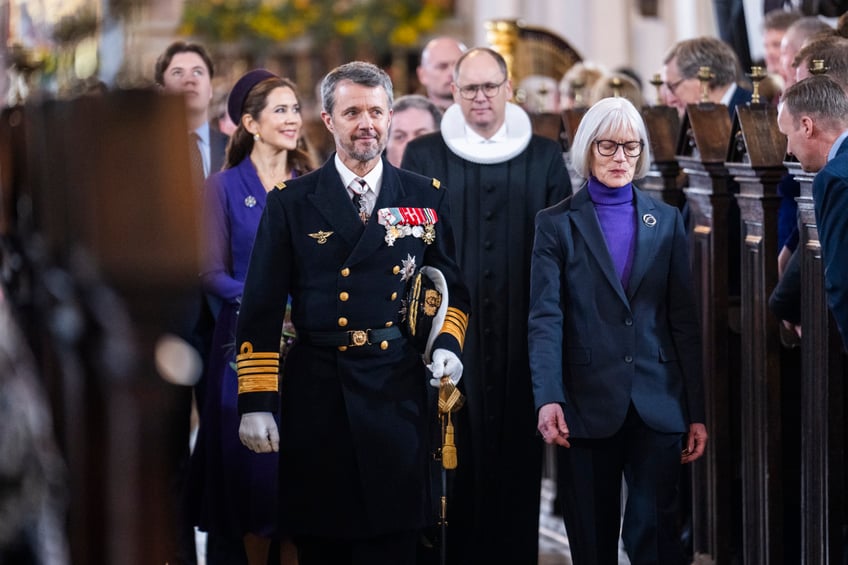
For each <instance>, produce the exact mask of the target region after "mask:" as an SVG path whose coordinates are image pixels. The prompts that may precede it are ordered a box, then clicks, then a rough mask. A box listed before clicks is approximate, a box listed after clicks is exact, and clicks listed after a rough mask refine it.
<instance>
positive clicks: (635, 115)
mask: <svg viewBox="0 0 848 565" xmlns="http://www.w3.org/2000/svg"><path fill="white" fill-rule="evenodd" d="M622 129H630V130H633V131H634V132H636V133H637V134H638V135H639V139H640V140H641V141H642V143H644V147H643V148H642V154H641V155H639V160H638V161H637V162H636V172H635V174H634V176H633V178H634V179H640V178H642V177H644V176H645V175H646V174H648V170H649V169H650V168H651V144H650V142H649V140H648V131H647V129H646V128H645V121H644V120H643V119H642V115H641V114H640V113H639V111H638V110H637V109H636V107H635V106H634V105H633V104H632V103H631V102H630V101H629V100H627V99H626V98H620V97H619V98H603V99H601V100H598V101H597V102H596V103H595V104H594V105H593V106H592V107H591V108H589V110H587V111H586V114H585V115H584V116H583V119H582V120H580V126H579V127H578V128H577V133H575V134H574V141H573V142H572V143H571V150H570V152H569V156H570V158H571V166H572V168H573V169H574V171H575V172H576V173H577V174H578V175H580V176H581V177H583V178H584V179H588V178H589V176H590V175H591V169H590V165H591V163H592V149H593V147H592V145H593V143H594V142H595V141H597V140H598V139H605V137H604V136H607V135H609V134H612V133H614V132H616V131H619V130H622Z"/></svg>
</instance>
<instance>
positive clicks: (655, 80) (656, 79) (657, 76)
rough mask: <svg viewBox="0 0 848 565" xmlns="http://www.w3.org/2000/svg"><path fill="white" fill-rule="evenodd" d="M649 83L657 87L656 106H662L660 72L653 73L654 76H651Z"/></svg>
mask: <svg viewBox="0 0 848 565" xmlns="http://www.w3.org/2000/svg"><path fill="white" fill-rule="evenodd" d="M651 84H653V85H654V88H656V89H657V106H664V104H663V96H662V85H663V79H662V77H661V76H660V73H654V76H652V77H651Z"/></svg>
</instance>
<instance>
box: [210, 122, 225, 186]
mask: <svg viewBox="0 0 848 565" xmlns="http://www.w3.org/2000/svg"><path fill="white" fill-rule="evenodd" d="M229 142H230V138H229V137H227V136H226V135H224V134H223V133H221V132H220V131H218V129H217V128H215V127H214V126H213V125H211V124H210V125H209V174H210V175H212V174H214V173H217V172H218V171H220V170H221V169H223V168H224V160H225V159H226V156H227V144H228V143H229Z"/></svg>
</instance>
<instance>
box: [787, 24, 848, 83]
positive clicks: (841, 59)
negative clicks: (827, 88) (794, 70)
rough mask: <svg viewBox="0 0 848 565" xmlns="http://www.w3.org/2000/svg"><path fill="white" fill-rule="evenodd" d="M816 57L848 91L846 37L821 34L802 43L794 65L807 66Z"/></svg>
mask: <svg viewBox="0 0 848 565" xmlns="http://www.w3.org/2000/svg"><path fill="white" fill-rule="evenodd" d="M816 59H821V60H822V61H824V65H825V67H827V71H826V74H827V76H829V77H830V78H832V79H833V80H835V81H836V82H837V83H839V84H840V85H841V86H842V89H843V90H846V91H848V39H846V38H844V37H841V36H839V35H831V36H823V37H820V38H818V39H814V40H812V41H810V42H809V43H807V44H806V45H804V46H803V47H802V48H801V50H800V51H798V54H797V55H795V60H794V61H793V62H792V65H793V66H794V67H798V66H800V65H807V66H809V65H810V63H812V62H813V61H814V60H816Z"/></svg>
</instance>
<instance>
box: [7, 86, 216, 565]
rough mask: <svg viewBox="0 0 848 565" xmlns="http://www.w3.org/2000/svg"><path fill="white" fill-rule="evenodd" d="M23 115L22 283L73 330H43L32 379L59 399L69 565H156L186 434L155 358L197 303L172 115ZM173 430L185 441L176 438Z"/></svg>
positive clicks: (151, 96)
mask: <svg viewBox="0 0 848 565" xmlns="http://www.w3.org/2000/svg"><path fill="white" fill-rule="evenodd" d="M25 113H26V121H27V125H26V131H27V136H26V137H27V138H26V140H25V151H26V161H27V163H26V169H27V173H28V177H27V178H28V184H27V186H26V187H24V188H25V189H26V195H25V199H23V200H22V201H21V202H26V203H27V204H28V206H29V207H30V209H31V210H32V215H31V217H30V218H29V221H28V222H27V226H26V230H25V232H24V233H22V234H21V235H22V236H24V237H26V238H27V240H28V241H32V240H33V239H34V238H32V237H31V236H33V235H35V234H37V235H38V236H39V241H40V242H41V246H40V247H39V249H40V250H41V251H42V253H40V254H39V255H38V256H37V257H35V258H33V259H34V260H37V261H38V263H37V267H38V268H39V269H38V270H37V271H36V273H35V275H36V276H35V277H34V280H33V281H32V282H33V285H40V286H38V288H39V289H40V290H41V291H44V289H47V290H48V291H51V294H50V295H49V299H50V300H55V301H57V302H60V304H59V305H60V306H64V307H65V308H64V309H59V308H57V309H56V310H57V312H56V313H63V314H65V316H66V317H65V318H62V319H63V320H65V321H66V322H67V321H68V320H71V321H74V322H76V324H71V325H68V324H55V323H54V324H44V325H43V326H42V328H41V331H40V336H39V338H40V342H41V343H40V345H41V347H42V353H44V354H45V355H44V356H42V357H40V358H39V361H40V363H41V367H40V369H41V370H42V372H44V373H45V379H46V381H47V382H49V383H56V384H57V386H54V387H51V392H52V393H53V395H54V397H53V398H52V401H53V404H54V406H56V407H58V410H57V413H56V415H55V425H56V429H57V430H58V433H59V434H61V435H60V436H59V441H60V444H61V447H62V451H63V456H64V457H65V459H66V462H67V467H68V482H69V496H68V521H67V523H68V528H69V543H70V550H71V560H72V562H74V563H87V564H90V565H101V564H102V565H107V564H113V563H122V564H126V565H142V564H147V563H164V562H165V561H166V560H167V559H168V558H169V557H168V556H169V548H170V547H171V546H172V545H173V541H174V540H173V537H174V532H175V531H176V528H175V525H174V523H173V515H174V512H173V507H172V505H173V504H175V502H176V500H175V492H174V490H173V488H172V482H173V480H174V477H175V473H174V472H173V471H174V469H175V467H176V466H177V465H178V464H180V463H181V461H179V460H176V459H175V457H174V454H173V452H172V451H170V450H169V449H167V448H166V446H168V445H170V444H171V443H173V440H175V439H178V438H185V440H186V442H187V440H188V424H189V422H188V413H185V414H182V412H181V411H180V410H179V407H178V406H177V404H178V403H177V402H176V400H175V399H176V398H177V396H179V397H180V398H183V397H184V395H183V394H182V393H179V394H178V393H177V392H176V385H172V384H169V383H166V382H165V381H164V380H163V379H162V378H160V377H159V375H158V373H157V369H156V366H155V363H154V346H155V343H156V341H157V339H158V338H159V337H160V336H162V334H164V333H165V332H166V331H168V329H174V328H173V327H170V328H169V326H172V325H173V324H171V322H175V321H177V319H178V318H179V315H180V314H179V313H180V311H181V309H182V308H184V307H185V306H186V302H185V297H187V296H195V295H196V294H197V293H199V289H198V283H197V272H198V236H199V234H200V229H199V221H198V217H197V216H198V212H199V209H200V192H199V187H198V186H196V185H195V184H194V183H193V182H192V179H191V175H190V168H189V156H188V147H189V146H188V139H187V131H188V126H187V122H186V117H185V106H184V102H183V100H182V99H181V98H177V97H166V96H161V95H158V94H156V93H154V92H148V91H124V92H116V93H110V94H108V95H105V96H103V97H86V98H80V99H77V100H72V101H65V102H57V101H53V102H45V103H44V104H41V105H33V106H28V107H27V108H26V109H25ZM45 156H49V166H46V165H45V158H46V157H45ZM19 227H20V226H19ZM48 277H49V282H50V284H47V283H48V281H45V280H44V279H46V278H48ZM62 301H66V303H64V302H62ZM48 313H49V312H48ZM70 314H74V315H75V316H76V317H73V316H71V317H70V318H68V317H67V316H69V315H70ZM181 391H182V392H184V390H183V389H181ZM189 394H190V391H189ZM179 415H183V416H184V422H183V424H184V426H185V429H182V428H181V429H177V428H175V427H174V421H175V420H177V419H179V418H178V416H179ZM182 446H185V447H186V450H187V443H185V444H179V445H178V447H182Z"/></svg>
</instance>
